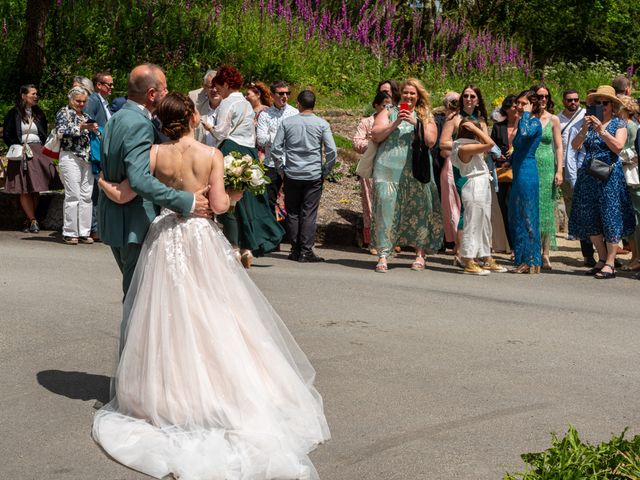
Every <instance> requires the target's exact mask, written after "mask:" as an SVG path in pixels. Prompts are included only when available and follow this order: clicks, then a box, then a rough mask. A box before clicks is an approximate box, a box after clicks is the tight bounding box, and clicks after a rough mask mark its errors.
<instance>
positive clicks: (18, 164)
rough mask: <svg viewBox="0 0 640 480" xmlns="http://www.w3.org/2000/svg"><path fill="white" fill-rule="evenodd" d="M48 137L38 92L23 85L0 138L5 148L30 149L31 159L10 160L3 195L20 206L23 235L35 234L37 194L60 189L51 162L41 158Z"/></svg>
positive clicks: (33, 87) (38, 229)
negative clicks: (10, 196)
mask: <svg viewBox="0 0 640 480" xmlns="http://www.w3.org/2000/svg"><path fill="white" fill-rule="evenodd" d="M48 133H49V130H48V127H47V119H46V117H45V115H44V112H43V111H42V109H41V108H40V107H39V106H38V89H37V88H36V86H35V85H32V84H29V85H23V86H21V87H20V93H19V95H18V99H17V101H16V104H15V106H14V107H13V108H12V109H11V110H9V112H8V113H7V115H6V116H5V117H4V125H3V130H2V138H3V140H4V143H5V144H6V145H7V147H10V146H11V145H24V144H27V145H29V148H30V149H31V152H32V153H33V158H31V159H29V160H26V161H18V160H10V161H9V164H8V165H7V181H6V184H5V188H4V191H5V193H11V194H16V195H19V198H20V206H21V207H22V211H23V212H24V214H25V216H26V217H27V220H26V222H25V224H24V227H23V230H22V231H23V232H25V233H26V232H30V233H38V232H39V231H40V225H39V224H38V220H37V219H36V208H37V206H38V199H39V198H40V195H39V193H40V192H44V191H47V190H58V189H60V188H62V184H61V182H60V177H59V176H58V172H57V170H56V167H55V166H54V165H53V162H52V161H51V159H50V158H49V157H47V156H45V155H43V154H42V145H43V144H44V142H45V141H46V139H47V135H48Z"/></svg>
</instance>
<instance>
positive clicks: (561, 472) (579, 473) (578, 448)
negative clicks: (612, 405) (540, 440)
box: [504, 425, 640, 480]
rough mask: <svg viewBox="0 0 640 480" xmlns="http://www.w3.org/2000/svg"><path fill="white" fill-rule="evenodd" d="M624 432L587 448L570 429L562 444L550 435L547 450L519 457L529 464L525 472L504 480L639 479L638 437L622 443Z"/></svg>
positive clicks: (639, 455)
mask: <svg viewBox="0 0 640 480" xmlns="http://www.w3.org/2000/svg"><path fill="white" fill-rule="evenodd" d="M626 431H627V430H626V429H625V430H624V431H623V432H622V433H621V434H620V436H617V437H616V436H614V437H613V438H612V439H611V440H610V441H609V442H606V443H604V442H603V443H601V444H599V445H591V444H589V443H585V442H583V441H582V440H580V436H579V435H578V432H577V431H576V430H575V428H574V427H573V426H571V425H570V426H569V430H568V431H567V434H566V435H565V436H564V438H563V439H562V440H559V439H558V437H557V436H556V435H555V434H552V442H551V443H552V446H551V448H549V449H547V450H545V451H544V452H539V453H525V454H523V455H522V459H523V460H524V461H525V462H526V463H527V464H529V469H528V470H527V471H526V472H524V473H515V474H510V473H507V474H506V475H505V476H504V480H583V479H584V480H586V479H590V480H629V479H636V480H637V479H639V478H640V435H637V436H635V437H634V438H633V439H631V440H626V439H625V438H624V435H625V433H626Z"/></svg>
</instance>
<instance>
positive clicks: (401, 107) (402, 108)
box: [400, 102, 409, 110]
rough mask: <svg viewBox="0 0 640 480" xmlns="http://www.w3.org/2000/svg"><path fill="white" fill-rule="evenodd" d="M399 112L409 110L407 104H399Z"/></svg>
mask: <svg viewBox="0 0 640 480" xmlns="http://www.w3.org/2000/svg"><path fill="white" fill-rule="evenodd" d="M400 110H409V104H408V103H407V102H400Z"/></svg>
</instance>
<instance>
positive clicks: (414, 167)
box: [411, 118, 431, 183]
mask: <svg viewBox="0 0 640 480" xmlns="http://www.w3.org/2000/svg"><path fill="white" fill-rule="evenodd" d="M416 120H417V121H416V126H415V128H414V129H413V142H411V171H412V173H413V178H415V179H416V180H418V181H419V182H420V183H429V182H430V181H431V152H430V148H429V146H428V145H427V143H426V142H425V141H424V127H423V124H422V121H421V120H420V119H419V118H418V119H416Z"/></svg>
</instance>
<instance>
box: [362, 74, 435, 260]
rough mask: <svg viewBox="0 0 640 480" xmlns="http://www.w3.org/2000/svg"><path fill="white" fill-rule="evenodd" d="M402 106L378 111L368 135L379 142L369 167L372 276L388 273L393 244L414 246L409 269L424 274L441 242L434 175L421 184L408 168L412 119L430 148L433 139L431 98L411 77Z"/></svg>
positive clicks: (404, 88) (412, 130) (403, 87)
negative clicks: (429, 254) (430, 252)
mask: <svg viewBox="0 0 640 480" xmlns="http://www.w3.org/2000/svg"><path fill="white" fill-rule="evenodd" d="M400 106H401V108H400V109H398V108H396V107H391V108H390V109H389V110H383V111H382V112H380V113H379V114H378V115H377V116H376V119H375V122H374V125H373V129H372V131H371V137H372V139H373V141H375V142H377V143H379V144H380V146H379V147H378V153H377V156H376V159H375V161H374V166H373V184H374V187H373V188H374V195H373V198H374V202H373V214H372V226H371V233H372V239H371V240H372V243H373V245H374V247H375V248H376V250H377V251H378V263H377V265H376V272H386V271H387V257H388V256H389V255H390V254H391V252H392V251H393V247H394V246H395V245H412V246H414V247H415V250H416V259H415V261H414V262H413V263H412V264H411V269H412V270H418V271H419V270H424V265H425V259H424V255H425V250H427V249H431V250H437V249H438V248H439V246H440V244H441V242H442V213H441V209H440V200H439V196H438V189H437V188H436V184H435V180H434V178H433V171H432V174H431V181H430V182H429V183H426V184H424V183H420V182H419V181H417V180H416V179H415V178H413V174H412V169H411V153H412V149H411V142H412V141H413V132H414V128H415V127H414V126H415V124H416V121H417V120H416V119H417V118H420V120H422V122H423V124H424V130H425V132H424V133H425V140H426V142H427V144H428V145H429V146H430V147H432V146H433V145H434V144H435V141H436V135H437V129H436V125H435V123H434V121H433V117H432V115H431V110H430V106H429V94H428V93H427V91H426V90H425V88H424V86H423V85H422V83H421V82H420V81H419V80H417V79H413V78H410V79H408V80H407V81H406V82H405V83H404V85H403V86H402V101H401V103H400ZM402 107H407V108H406V109H405V108H402Z"/></svg>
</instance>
